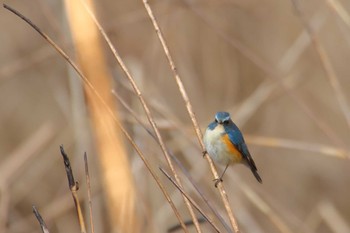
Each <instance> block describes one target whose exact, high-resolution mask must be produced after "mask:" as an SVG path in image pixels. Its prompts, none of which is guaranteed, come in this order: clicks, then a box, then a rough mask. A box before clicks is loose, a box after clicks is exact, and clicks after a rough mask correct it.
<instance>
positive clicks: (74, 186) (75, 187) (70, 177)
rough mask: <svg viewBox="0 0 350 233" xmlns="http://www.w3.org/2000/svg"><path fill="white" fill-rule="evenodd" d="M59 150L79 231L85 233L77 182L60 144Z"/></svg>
mask: <svg viewBox="0 0 350 233" xmlns="http://www.w3.org/2000/svg"><path fill="white" fill-rule="evenodd" d="M60 150H61V155H62V157H63V162H64V168H65V169H66V173H67V179H68V185H69V189H70V191H71V193H72V197H73V200H74V205H75V209H76V211H77V215H78V220H79V226H80V232H81V233H86V227H85V221H84V216H83V212H82V210H81V205H80V202H79V197H78V190H79V184H78V182H76V181H75V180H74V176H73V170H72V167H71V165H70V161H69V158H68V155H67V154H66V152H65V151H64V149H63V145H61V146H60Z"/></svg>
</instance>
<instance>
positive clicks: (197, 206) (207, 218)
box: [159, 167, 220, 232]
mask: <svg viewBox="0 0 350 233" xmlns="http://www.w3.org/2000/svg"><path fill="white" fill-rule="evenodd" d="M159 169H160V170H161V171H162V173H163V174H164V175H165V176H166V177H167V178H168V179H169V180H170V181H171V183H172V184H173V185H174V186H175V187H176V188H177V189H178V190H179V191H180V192H181V193H182V194H183V195H185V196H186V198H187V199H188V200H189V201H190V202H191V204H192V205H193V206H194V207H195V208H196V209H197V210H198V211H199V213H201V214H202V216H203V217H204V218H205V219H206V220H207V221H208V223H209V224H210V225H211V226H212V227H213V228H214V229H215V230H216V232H220V230H219V229H218V227H217V226H215V224H214V222H213V221H212V220H211V219H210V218H209V217H208V216H207V215H206V214H205V213H204V211H203V210H202V208H200V206H199V205H198V204H197V203H196V202H195V201H194V200H193V199H192V198H191V197H190V196H189V195H188V194H187V193H186V192H185V191H184V190H183V189H182V188H181V187H180V186H179V185H178V184H177V183H176V182H175V181H174V180H173V179H172V178H171V176H170V175H169V174H168V173H167V172H166V171H165V170H164V169H163V168H161V167H159Z"/></svg>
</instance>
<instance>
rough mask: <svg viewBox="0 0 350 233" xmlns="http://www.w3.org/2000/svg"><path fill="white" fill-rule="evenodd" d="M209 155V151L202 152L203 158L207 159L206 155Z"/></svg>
mask: <svg viewBox="0 0 350 233" xmlns="http://www.w3.org/2000/svg"><path fill="white" fill-rule="evenodd" d="M207 153H208V151H206V150H205V151H203V152H202V155H203V158H204V157H205V155H206V154H207Z"/></svg>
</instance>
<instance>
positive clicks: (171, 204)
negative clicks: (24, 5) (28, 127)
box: [3, 4, 188, 232]
mask: <svg viewBox="0 0 350 233" xmlns="http://www.w3.org/2000/svg"><path fill="white" fill-rule="evenodd" d="M3 7H4V8H5V9H7V10H9V11H10V12H12V13H13V14H15V15H16V16H18V17H19V18H21V19H22V20H23V21H24V22H26V23H27V24H28V25H29V26H31V27H32V28H33V29H34V30H35V31H36V32H38V33H39V34H40V36H42V37H43V38H44V39H45V40H46V41H47V42H48V43H49V44H50V45H51V46H52V47H53V48H54V49H55V50H56V51H57V52H58V53H59V54H60V55H61V56H62V57H63V58H64V59H65V60H66V62H68V63H69V64H70V65H71V67H72V68H73V69H74V70H75V71H76V72H77V74H78V77H79V78H80V79H81V80H82V81H83V82H84V83H85V84H86V85H87V86H88V87H89V88H90V89H91V91H92V92H93V93H94V94H95V95H96V97H97V99H98V100H99V101H101V104H102V105H103V106H104V107H105V108H106V109H107V111H108V112H109V114H110V115H111V116H113V119H114V121H115V123H116V125H117V126H118V127H119V128H120V129H121V131H122V133H123V134H124V136H125V137H126V139H127V140H128V141H129V142H130V143H131V145H132V146H133V148H134V149H135V151H136V152H137V154H138V155H139V156H140V158H141V159H142V160H143V162H144V163H145V165H146V168H147V169H148V171H149V172H150V173H151V175H152V177H153V178H154V179H155V181H156V183H157V184H158V186H159V188H160V189H161V191H162V193H163V194H164V196H165V198H166V200H167V201H168V202H169V204H170V206H171V207H172V209H173V211H174V213H175V216H176V217H177V219H178V220H179V222H180V224H181V226H182V227H183V229H184V231H185V232H188V231H187V228H186V226H185V224H184V222H183V220H182V219H181V216H180V214H179V212H178V211H177V209H176V207H175V205H174V203H173V202H172V200H171V199H170V196H169V194H168V193H167V191H166V190H165V188H164V186H163V185H162V183H161V182H160V179H159V178H158V176H157V175H156V173H155V172H154V171H153V169H152V168H151V166H150V164H149V163H148V160H147V159H146V157H145V156H144V154H143V153H142V151H141V150H140V149H139V147H138V146H137V145H136V143H135V142H134V141H133V139H132V137H131V136H130V134H129V133H128V132H127V131H126V129H125V128H124V127H123V126H122V125H121V124H120V122H119V121H118V120H117V118H116V116H115V115H114V112H113V111H112V110H111V109H110V108H109V106H108V105H107V103H106V102H105V101H104V99H103V98H102V97H101V95H100V93H99V92H98V91H97V90H96V89H95V87H94V86H93V85H92V84H91V82H90V81H89V80H88V79H87V78H86V77H85V76H84V74H83V73H82V72H81V70H80V69H79V68H78V66H77V65H76V64H75V63H74V62H73V61H72V60H71V59H70V58H69V56H68V55H67V54H66V53H65V52H64V51H63V50H62V49H61V48H60V47H59V46H58V45H57V44H56V43H55V42H54V41H53V40H52V39H51V38H50V37H49V36H48V35H46V34H45V33H44V32H43V31H42V30H40V28H39V27H38V26H36V25H35V24H34V23H33V22H32V21H31V20H29V19H28V18H26V17H25V16H24V15H23V14H21V13H20V12H18V11H17V10H15V9H13V8H12V7H10V6H8V5H6V4H3Z"/></svg>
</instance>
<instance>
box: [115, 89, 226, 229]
mask: <svg viewBox="0 0 350 233" xmlns="http://www.w3.org/2000/svg"><path fill="white" fill-rule="evenodd" d="M112 93H113V94H114V95H115V97H116V98H117V99H118V100H119V102H120V103H121V104H122V105H123V107H125V108H126V110H127V111H128V112H129V113H130V114H131V115H132V116H133V117H134V118H135V120H136V121H137V122H138V123H139V124H140V125H141V126H142V127H143V128H144V130H146V132H147V133H148V134H149V135H150V136H151V137H152V138H153V139H154V140H156V137H155V135H154V134H153V133H152V132H151V130H149V129H148V127H147V126H146V125H145V124H144V122H143V121H142V120H141V119H140V117H139V116H138V115H137V114H136V113H135V112H134V111H133V110H132V109H131V107H130V106H129V105H128V104H127V103H126V102H125V101H124V100H123V98H122V97H121V96H120V95H119V94H118V93H116V92H115V91H114V90H113V91H112ZM167 119H168V118H167ZM172 123H174V122H172ZM174 125H175V127H176V130H178V131H182V130H183V129H182V127H180V126H179V125H177V124H175V123H174ZM184 135H187V134H185V133H184ZM156 142H157V143H158V141H156ZM169 155H170V156H171V158H172V159H173V160H174V161H175V163H176V164H177V166H178V167H179V168H180V169H181V171H182V172H183V174H184V175H185V177H186V178H187V179H188V180H189V181H190V183H191V184H192V185H193V187H194V188H195V190H196V191H197V192H198V193H199V195H200V197H201V198H202V199H203V201H204V202H205V203H206V205H207V206H208V207H209V208H210V210H211V211H212V212H213V213H214V215H215V216H216V217H217V218H218V219H219V221H220V222H221V223H222V225H223V226H224V227H225V229H226V230H227V231H228V232H230V228H229V226H228V225H227V224H226V222H225V220H224V219H223V218H222V217H221V215H220V214H219V213H218V211H217V210H216V209H215V208H214V207H213V205H212V204H211V203H210V201H209V199H208V198H207V197H206V196H205V195H204V193H203V191H202V190H201V189H200V188H199V186H198V185H197V184H196V182H195V181H194V179H193V178H192V176H191V174H190V173H189V172H188V171H187V170H186V168H185V167H184V166H183V165H182V163H181V162H180V161H179V160H178V159H177V158H176V157H175V156H174V155H173V154H171V153H169Z"/></svg>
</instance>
